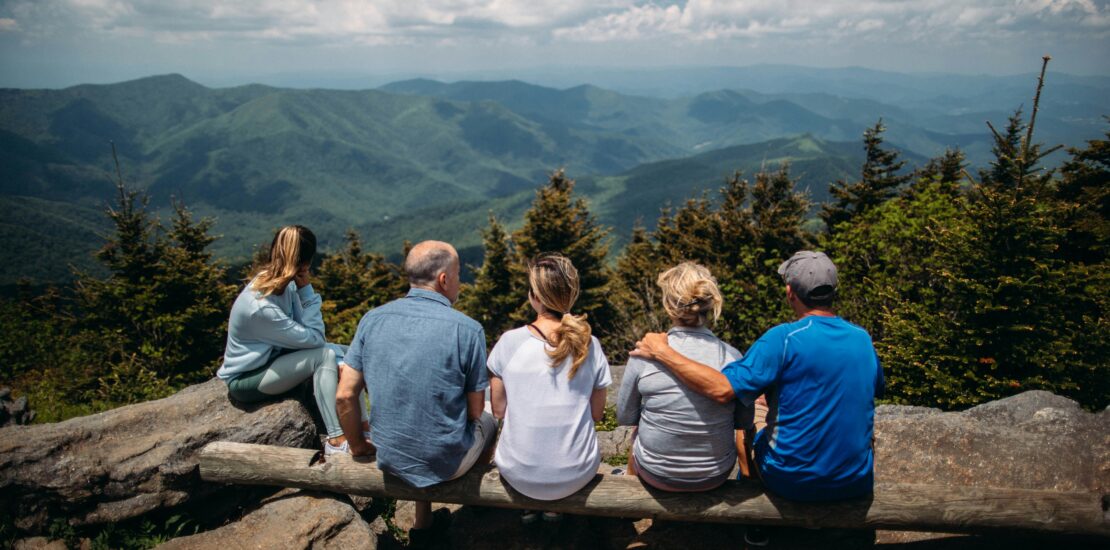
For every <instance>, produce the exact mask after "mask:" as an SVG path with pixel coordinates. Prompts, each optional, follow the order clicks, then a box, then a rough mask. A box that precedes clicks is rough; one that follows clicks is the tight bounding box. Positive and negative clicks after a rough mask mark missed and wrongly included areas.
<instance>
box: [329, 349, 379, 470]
mask: <svg viewBox="0 0 1110 550" xmlns="http://www.w3.org/2000/svg"><path fill="white" fill-rule="evenodd" d="M365 387H366V382H365V381H364V380H363V378H362V373H361V372H359V371H357V370H355V369H352V368H351V367H349V366H347V365H346V364H344V363H340V364H339V388H338V390H336V392H335V412H336V414H338V415H339V425H340V426H342V427H343V435H345V436H347V444H348V445H350V450H351V456H363V455H368V454H371V453H373V452H374V446H373V445H371V444H370V442H369V441H367V440H366V437H365V436H364V435H362V413H361V409H360V408H359V406H358V400H359V399H361V394H362V389H363V388H365Z"/></svg>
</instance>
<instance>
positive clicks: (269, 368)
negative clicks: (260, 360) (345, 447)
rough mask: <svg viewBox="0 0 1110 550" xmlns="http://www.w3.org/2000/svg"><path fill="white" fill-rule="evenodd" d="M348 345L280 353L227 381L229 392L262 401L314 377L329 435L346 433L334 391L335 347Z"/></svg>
mask: <svg viewBox="0 0 1110 550" xmlns="http://www.w3.org/2000/svg"><path fill="white" fill-rule="evenodd" d="M345 347H346V346H337V345H335V344H328V345H327V346H324V347H320V348H312V349H303V350H298V351H292V352H289V353H285V354H282V355H279V356H277V357H276V358H275V359H274V360H273V361H271V362H270V364H269V365H266V366H264V367H261V368H258V369H255V370H253V371H250V372H247V373H244V374H242V375H240V376H238V377H236V378H235V379H234V380H231V381H230V382H228V384H227V387H228V391H229V392H230V393H231V396H232V397H234V398H235V399H237V400H239V401H245V402H252V401H261V400H263V399H266V398H267V397H271V396H275V395H280V394H283V393H285V392H287V391H289V390H291V389H293V388H295V387H296V386H297V385H298V384H300V383H301V382H304V381H305V380H307V379H308V377H309V376H311V377H312V387H313V392H314V393H315V395H316V407H317V408H318V409H319V410H320V417H321V418H323V420H324V428H325V429H326V430H327V432H328V437H329V438H332V437H338V436H341V435H343V427H342V426H340V424H339V415H338V414H336V412H335V394H336V392H337V391H338V389H339V366H338V363H337V362H336V350H335V349H334V348H339V349H344V348H345ZM359 405H360V409H361V412H362V420H363V421H366V420H367V418H368V417H367V415H366V396H365V393H364V394H363V396H362V398H361V399H360V400H359Z"/></svg>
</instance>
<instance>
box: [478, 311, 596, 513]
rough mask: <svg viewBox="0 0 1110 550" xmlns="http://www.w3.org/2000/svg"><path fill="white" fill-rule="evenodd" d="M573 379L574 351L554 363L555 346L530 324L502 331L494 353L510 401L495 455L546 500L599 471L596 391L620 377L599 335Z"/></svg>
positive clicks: (512, 480) (519, 484)
mask: <svg viewBox="0 0 1110 550" xmlns="http://www.w3.org/2000/svg"><path fill="white" fill-rule="evenodd" d="M590 340H591V341H590V349H589V354H588V355H587V357H586V360H585V361H584V362H583V363H582V365H581V366H580V367H578V372H577V373H576V374H575V375H574V378H573V379H571V380H567V373H568V372H569V370H570V365H571V358H569V357H568V358H567V359H566V360H564V361H563V364H562V365H559V367H558V368H552V367H551V358H550V357H549V356H548V355H547V349H550V347H549V346H548V345H547V344H546V343H545V342H544V341H543V340H540V339H539V338H538V337H536V336H533V335H532V333H530V332H529V331H528V328H527V327H521V328H518V329H514V330H510V331H508V332H506V333H505V334H503V335H501V339H500V340H498V341H497V345H495V346H494V347H493V351H492V352H490V355H489V361H488V362H487V365H488V366H489V370H490V372H492V373H493V375H494V376H497V377H498V378H500V379H501V381H502V383H504V385H505V395H506V396H507V405H506V409H505V423H504V424H503V425H502V428H501V438H500V439H499V440H498V442H497V452H496V453H495V454H494V458H493V460H494V462H495V463H496V464H497V468H498V469H499V470H500V472H501V476H502V477H503V478H504V479H505V481H508V482H509V485H512V487H513V488H514V489H516V490H517V491H519V492H521V493H522V494H524V495H526V496H528V497H531V498H534V499H538V500H556V499H560V498H563V497H565V496H568V495H571V494H573V493H574V492H575V491H577V490H579V489H581V488H582V487H584V486H585V485H586V484H587V483H589V482H590V480H591V479H593V477H594V475H595V474H596V473H597V467H598V466H599V465H600V464H601V453H600V452H599V451H598V446H597V433H595V432H594V422H593V417H592V415H591V414H590V395H591V394H592V393H593V391H594V390H595V389H601V388H605V387H608V386H609V384H611V383H612V380H613V379H612V377H611V376H610V374H609V362H608V361H607V360H606V359H605V354H604V353H603V352H602V351H601V343H600V342H598V341H597V338H592V337H591V338H590Z"/></svg>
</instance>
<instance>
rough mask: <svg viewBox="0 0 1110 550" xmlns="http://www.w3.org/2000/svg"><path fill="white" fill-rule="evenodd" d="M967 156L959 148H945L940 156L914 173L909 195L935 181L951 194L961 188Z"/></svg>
mask: <svg viewBox="0 0 1110 550" xmlns="http://www.w3.org/2000/svg"><path fill="white" fill-rule="evenodd" d="M966 160H967V157H966V155H964V153H963V151H960V150H959V149H945V150H944V153H943V154H941V155H940V156H939V157H935V158H932V159H929V162H928V163H926V164H925V166H923V167H921V169H919V170H918V171H917V173H916V174H915V175H914V181H913V183H912V184H911V185H910V186H909V188H907V195H911V194H913V193H914V192H916V191H917V189H919V188H920V187H921V186H922V185H928V184H930V183H933V182H937V183H940V184H942V185H943V186H944V187H945V188H946V189H947V190H948V191H949V192H950V193H951V194H955V193H956V192H958V191H959V189H960V182H961V181H963V180H964V177H965V176H964V172H965V169H966V167H967V162H966Z"/></svg>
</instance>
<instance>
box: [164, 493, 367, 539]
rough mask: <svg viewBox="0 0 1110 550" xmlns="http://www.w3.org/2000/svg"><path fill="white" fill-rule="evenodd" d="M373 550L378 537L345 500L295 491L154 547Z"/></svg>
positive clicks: (334, 496) (281, 494)
mask: <svg viewBox="0 0 1110 550" xmlns="http://www.w3.org/2000/svg"><path fill="white" fill-rule="evenodd" d="M377 547H378V544H377V536H375V535H374V533H373V532H372V531H371V530H370V525H369V524H368V523H366V521H364V520H363V519H362V517H361V516H359V514H358V512H357V511H356V510H355V509H354V507H353V506H352V505H351V503H350V502H348V501H347V500H346V499H345V498H344V497H342V496H340V495H329V494H321V493H312V492H307V491H296V490H287V491H281V492H279V493H277V494H275V495H273V496H272V497H269V498H267V499H265V500H263V501H262V502H261V503H259V505H258V507H257V508H256V509H255V510H253V511H251V512H249V513H247V514H246V515H244V516H243V517H242V518H240V519H239V520H238V521H236V522H234V523H230V524H228V525H225V526H223V527H220V528H217V529H213V530H211V531H206V532H203V533H198V534H196V535H191V536H188V537H181V538H176V539H173V540H171V541H169V542H167V543H165V544H163V545H161V546H158V548H159V549H160V550H177V549H189V550H227V549H229V548H286V549H290V550H293V549H300V548H304V549H309V548H311V549H314V550H317V549H319V550H328V549H332V548H335V549H341V548H343V549H345V548H360V549H365V550H373V549H375V548H377Z"/></svg>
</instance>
